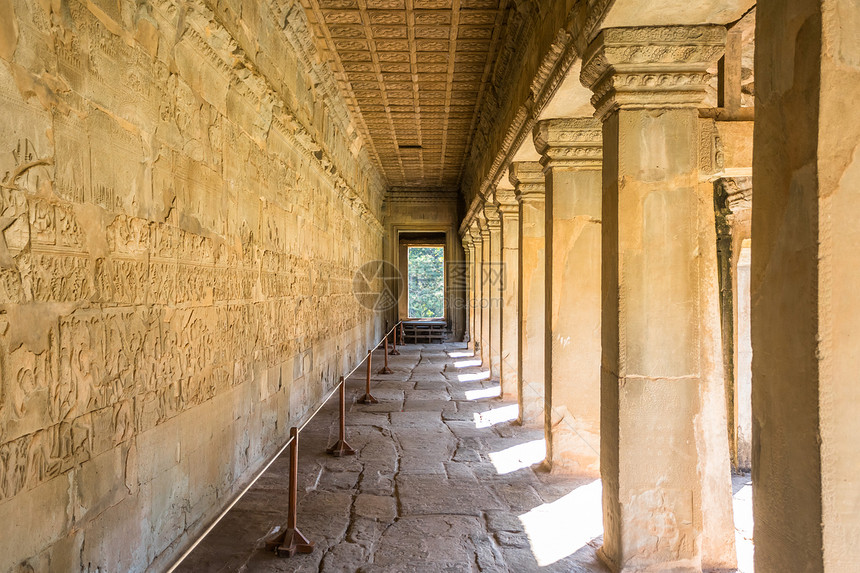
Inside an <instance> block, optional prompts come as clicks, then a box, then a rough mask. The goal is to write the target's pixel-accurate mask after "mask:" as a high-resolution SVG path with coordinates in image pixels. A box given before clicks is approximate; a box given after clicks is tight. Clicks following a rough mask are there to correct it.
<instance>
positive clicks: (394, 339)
mask: <svg viewBox="0 0 860 573" xmlns="http://www.w3.org/2000/svg"><path fill="white" fill-rule="evenodd" d="M398 328H399V325H398V326H395V327H394V333H393V334H394V338H393V342H394V348H392V349H391V352H389V353H388V354H390V355H391V356H400V352H398V351H397V330H398ZM385 338H386V340H387V339H388V335H387V334H386V335H385Z"/></svg>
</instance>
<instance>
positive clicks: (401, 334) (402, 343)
mask: <svg viewBox="0 0 860 573" xmlns="http://www.w3.org/2000/svg"><path fill="white" fill-rule="evenodd" d="M405 338H406V331H405V330H404V329H403V321H400V346H403V345H404V344H406V341H405Z"/></svg>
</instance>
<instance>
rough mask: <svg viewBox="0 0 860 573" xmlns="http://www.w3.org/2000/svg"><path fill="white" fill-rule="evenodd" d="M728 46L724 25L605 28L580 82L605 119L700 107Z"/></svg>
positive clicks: (585, 63)
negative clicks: (714, 66)
mask: <svg viewBox="0 0 860 573" xmlns="http://www.w3.org/2000/svg"><path fill="white" fill-rule="evenodd" d="M725 43H726V29H725V27H724V26H719V25H702V26H653V27H645V28H606V29H604V30H603V31H601V32H600V34H598V36H597V37H596V38H595V39H594V40H593V41H592V42H591V44H590V45H589V46H588V49H587V50H586V51H585V54H584V55H583V58H582V62H583V63H582V72H581V74H580V80H581V81H582V84H583V85H584V86H585V87H587V88H589V89H591V91H593V92H594V95H593V96H592V98H591V103H592V105H594V109H595V110H596V114H595V115H596V116H597V117H600V118H604V117H606V116H607V114H609V113H611V112H612V111H615V110H616V109H622V108H624V109H669V108H691V107H698V106H699V105H700V104H701V101H702V99H703V98H704V96H705V88H706V86H707V84H708V80H709V78H710V74H709V73H708V68H709V67H710V66H711V63H712V62H714V61H715V60H717V59H718V58H719V57H720V55H721V54H722V53H723V50H724V48H725Z"/></svg>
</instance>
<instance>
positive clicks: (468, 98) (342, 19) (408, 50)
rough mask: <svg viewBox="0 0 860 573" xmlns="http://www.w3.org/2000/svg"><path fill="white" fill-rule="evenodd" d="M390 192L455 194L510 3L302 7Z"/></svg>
mask: <svg viewBox="0 0 860 573" xmlns="http://www.w3.org/2000/svg"><path fill="white" fill-rule="evenodd" d="M301 1H302V4H303V6H304V8H305V11H306V13H307V16H308V20H309V21H310V23H311V26H312V28H313V31H314V36H315V42H316V44H317V47H318V48H319V49H320V51H321V52H322V54H323V57H324V58H325V59H326V61H327V62H328V63H329V65H330V66H331V67H332V71H333V72H334V74H335V77H336V78H337V81H338V85H339V88H340V91H341V93H342V95H343V96H344V98H345V100H346V101H347V105H348V106H349V108H350V110H351V111H352V114H353V117H354V118H355V120H356V122H357V124H358V128H359V129H360V130H361V131H362V135H363V136H364V140H365V142H366V145H367V146H368V148H369V151H370V154H371V156H372V157H373V158H374V161H375V162H376V164H377V165H378V167H379V168H380V170H381V171H382V173H383V175H384V176H385V177H386V179H387V180H388V184H389V185H390V186H391V187H392V188H420V189H456V188H457V187H458V185H459V182H460V179H461V176H462V170H463V165H464V162H465V158H466V155H467V153H468V149H469V147H470V145H471V139H472V137H473V135H474V132H475V127H476V124H477V119H478V113H479V110H480V109H481V102H482V100H483V98H484V96H485V94H486V92H487V87H488V82H489V81H490V76H491V71H492V69H493V66H494V62H495V60H496V55H497V53H499V51H500V48H499V45H500V38H501V37H502V36H503V25H504V20H505V12H506V10H507V9H508V5H509V0H301Z"/></svg>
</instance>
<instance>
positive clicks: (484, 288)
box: [479, 212, 491, 370]
mask: <svg viewBox="0 0 860 573" xmlns="http://www.w3.org/2000/svg"><path fill="white" fill-rule="evenodd" d="M481 214H482V215H483V212H482V213H481ZM479 224H480V236H481V253H482V258H481V300H480V303H481V364H482V365H483V366H484V367H486V368H487V369H488V370H489V368H490V256H491V255H490V227H489V225H487V219H486V218H483V217H482V218H481V219H479Z"/></svg>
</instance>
